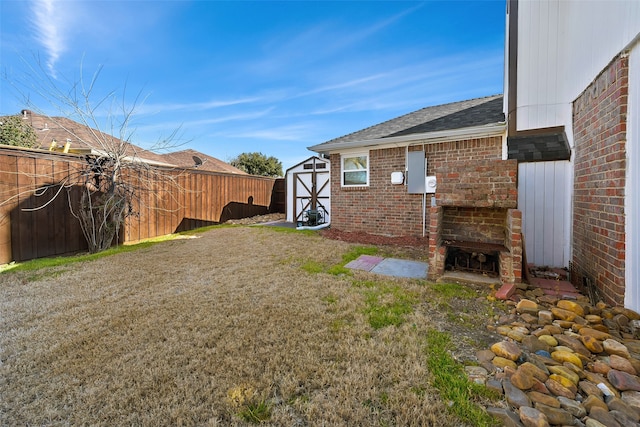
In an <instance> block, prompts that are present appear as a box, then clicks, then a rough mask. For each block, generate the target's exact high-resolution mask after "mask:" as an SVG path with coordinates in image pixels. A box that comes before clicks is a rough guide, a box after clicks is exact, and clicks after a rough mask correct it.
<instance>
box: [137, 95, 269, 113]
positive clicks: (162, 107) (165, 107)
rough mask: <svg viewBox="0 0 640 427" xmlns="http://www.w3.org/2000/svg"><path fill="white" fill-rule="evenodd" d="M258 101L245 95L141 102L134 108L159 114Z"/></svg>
mask: <svg viewBox="0 0 640 427" xmlns="http://www.w3.org/2000/svg"><path fill="white" fill-rule="evenodd" d="M257 101H260V98H259V97H246V98H237V99H226V100H216V99H212V100H209V101H203V102H191V103H161V104H143V105H141V106H139V107H138V108H136V113H137V114H159V113H168V112H176V111H195V112H202V111H206V110H212V109H215V108H221V107H231V106H234V105H241V104H250V103H254V102H257Z"/></svg>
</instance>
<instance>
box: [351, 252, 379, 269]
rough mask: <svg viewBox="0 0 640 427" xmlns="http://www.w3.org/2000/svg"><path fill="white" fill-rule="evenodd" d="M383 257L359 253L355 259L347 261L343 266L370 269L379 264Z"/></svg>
mask: <svg viewBox="0 0 640 427" xmlns="http://www.w3.org/2000/svg"><path fill="white" fill-rule="evenodd" d="M383 260H384V258H382V257H379V256H371V255H360V256H359V257H358V258H357V259H354V260H353V261H351V262H349V263H347V264H346V265H345V267H347V268H350V269H352V270H364V271H371V270H372V269H373V268H374V267H375V266H376V265H378V264H380V263H381V262H382V261H383Z"/></svg>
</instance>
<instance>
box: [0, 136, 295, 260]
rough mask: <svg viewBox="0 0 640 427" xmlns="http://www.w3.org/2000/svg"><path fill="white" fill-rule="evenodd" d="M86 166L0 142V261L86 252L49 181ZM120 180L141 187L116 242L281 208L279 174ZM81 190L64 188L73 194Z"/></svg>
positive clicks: (189, 173)
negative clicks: (2, 144) (131, 214)
mask: <svg viewBox="0 0 640 427" xmlns="http://www.w3.org/2000/svg"><path fill="white" fill-rule="evenodd" d="M85 165H86V162H85V160H84V157H83V156H78V155H73V154H61V153H49V152H43V151H36V150H24V149H14V148H9V147H1V148H0V264H5V263H8V262H11V261H25V260H28V259H33V258H42V257H47V256H53V255H62V254H68V253H73V252H78V251H83V250H86V248H87V244H86V242H85V239H84V236H83V235H82V231H81V229H80V225H79V223H78V220H77V219H76V218H75V217H74V216H73V215H72V214H71V210H70V208H69V200H68V197H67V190H64V189H62V190H61V189H60V186H56V185H53V186H51V185H52V184H56V183H60V182H61V181H62V180H64V178H65V177H68V176H69V175H71V174H73V173H74V171H77V170H80V169H81V168H83V167H84V166H85ZM126 179H127V180H129V182H131V183H132V184H133V185H135V186H136V187H138V188H141V190H140V192H139V196H140V197H139V199H138V200H136V202H135V203H134V206H133V208H134V212H135V213H136V214H135V215H133V216H131V217H129V218H128V219H127V222H126V224H125V226H124V229H123V230H122V231H121V236H120V241H121V243H124V242H135V241H138V240H142V239H147V238H151V237H157V236H162V235H166V234H171V233H174V232H177V231H185V230H190V229H194V228H197V227H201V226H205V225H210V224H216V223H221V222H225V221H227V220H229V219H237V218H246V217H250V216H254V215H262V214H266V213H274V212H282V213H283V212H284V209H285V190H284V180H283V179H274V178H267V177H259V176H251V175H235V174H227V173H217V172H209V171H199V170H196V169H186V170H185V169H172V168H156V167H154V168H153V170H151V171H145V170H141V171H140V172H138V171H135V172H132V173H131V174H130V175H129V176H127V178H126ZM44 186H50V187H49V188H48V189H47V190H46V191H45V192H40V191H38V190H39V189H41V188H43V187H44ZM59 190H61V191H60V194H59V195H58V196H57V197H54V195H55V194H56V193H57V192H58V191H59ZM80 193H81V191H80V188H71V197H72V199H73V198H79V196H80Z"/></svg>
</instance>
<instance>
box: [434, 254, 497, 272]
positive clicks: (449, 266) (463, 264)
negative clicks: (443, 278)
mask: <svg viewBox="0 0 640 427" xmlns="http://www.w3.org/2000/svg"><path fill="white" fill-rule="evenodd" d="M445 271H463V272H469V273H476V274H482V275H486V276H490V277H499V276H500V255H499V253H498V251H492V250H483V251H480V250H478V249H475V248H474V249H465V248H458V247H449V248H447V258H446V260H445Z"/></svg>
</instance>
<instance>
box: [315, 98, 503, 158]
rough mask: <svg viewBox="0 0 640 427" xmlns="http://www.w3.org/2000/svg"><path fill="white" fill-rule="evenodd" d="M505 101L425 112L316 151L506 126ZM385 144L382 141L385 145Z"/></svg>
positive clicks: (478, 100)
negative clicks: (411, 136)
mask: <svg viewBox="0 0 640 427" xmlns="http://www.w3.org/2000/svg"><path fill="white" fill-rule="evenodd" d="M502 99H503V98H502V95H493V96H487V97H483V98H475V99H469V100H466V101H459V102H452V103H449V104H443V105H436V106H431V107H426V108H422V109H420V110H417V111H414V112H412V113H408V114H405V115H402V116H400V117H396V118H395V119H391V120H388V121H386V122H383V123H379V124H377V125H374V126H371V127H368V128H366V129H362V130H360V131H357V132H354V133H350V134H348V135H344V136H341V137H339V138H335V139H332V140H330V141H327V142H324V143H322V144H319V145H316V146H314V147H313V149H314V151H322V147H323V145H325V144H326V145H330V144H331V145H333V144H336V143H349V142H358V141H370V140H375V139H383V138H389V137H394V136H403V135H411V134H420V133H428V132H434V131H446V130H453V129H461V128H466V127H474V126H482V125H490V124H494V123H504V121H505V119H504V113H503V111H502V110H503V108H502ZM383 142H384V141H381V143H383Z"/></svg>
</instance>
